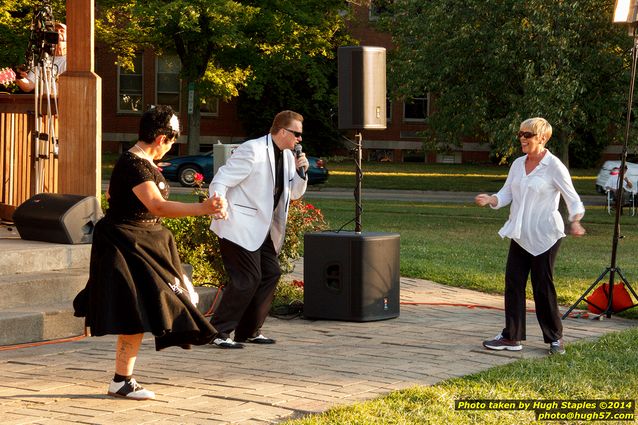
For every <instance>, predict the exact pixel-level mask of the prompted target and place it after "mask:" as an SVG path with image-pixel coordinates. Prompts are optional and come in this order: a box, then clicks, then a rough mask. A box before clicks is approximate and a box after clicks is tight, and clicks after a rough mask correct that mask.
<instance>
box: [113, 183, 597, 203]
mask: <svg viewBox="0 0 638 425" xmlns="http://www.w3.org/2000/svg"><path fill="white" fill-rule="evenodd" d="M102 188H103V189H105V188H106V183H102ZM192 191H193V189H191V188H188V187H182V186H180V185H179V183H177V182H171V193H179V194H189V193H191V192H192ZM474 196H476V193H474V192H445V191H434V190H387V189H366V188H363V190H362V201H365V200H387V201H404V202H445V203H460V204H466V203H473V202H474ZM304 198H306V199H352V200H353V201H354V190H353V189H347V188H325V187H318V186H310V187H309V188H308V190H307V191H306V194H305V195H304ZM582 200H583V202H584V203H585V205H598V206H600V205H605V202H606V201H605V197H604V196H602V195H585V196H582Z"/></svg>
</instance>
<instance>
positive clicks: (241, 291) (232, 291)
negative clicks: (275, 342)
mask: <svg viewBox="0 0 638 425" xmlns="http://www.w3.org/2000/svg"><path fill="white" fill-rule="evenodd" d="M219 247H220V251H221V254H222V260H223V262H224V267H225V268H226V272H227V273H228V275H229V277H230V283H229V284H228V285H227V286H226V288H225V289H224V293H223V295H222V300H221V303H220V305H219V306H218V307H217V310H216V311H215V313H214V314H213V317H212V319H211V324H212V325H213V326H214V327H215V329H217V331H218V332H219V333H220V336H222V337H224V338H226V337H228V336H229V335H230V333H231V332H233V331H235V339H236V340H244V339H246V338H250V337H254V336H257V335H259V333H260V329H261V327H262V325H263V324H264V321H265V320H266V317H267V316H268V312H269V311H270V306H271V304H272V300H273V297H274V295H275V289H276V288H277V282H278V281H279V277H280V276H281V268H280V267H279V259H278V258H277V253H276V252H275V248H274V246H273V243H272V240H271V239H270V234H269V235H268V236H267V237H266V240H265V241H264V243H263V244H262V245H261V247H259V249H257V250H256V251H248V250H246V249H244V248H242V247H241V246H239V245H237V244H235V243H233V242H231V241H229V240H227V239H220V240H219Z"/></svg>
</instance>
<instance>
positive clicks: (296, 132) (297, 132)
mask: <svg viewBox="0 0 638 425" xmlns="http://www.w3.org/2000/svg"><path fill="white" fill-rule="evenodd" d="M284 130H286V131H288V132H290V133H292V134H293V135H294V136H295V137H296V138H297V139H298V138H300V137H301V131H294V130H290V129H288V128H285V127H284Z"/></svg>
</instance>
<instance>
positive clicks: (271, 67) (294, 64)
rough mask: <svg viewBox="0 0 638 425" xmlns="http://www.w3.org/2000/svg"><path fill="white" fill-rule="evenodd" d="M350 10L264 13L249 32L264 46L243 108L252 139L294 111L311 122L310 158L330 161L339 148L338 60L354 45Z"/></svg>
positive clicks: (326, 3) (311, 5)
mask: <svg viewBox="0 0 638 425" xmlns="http://www.w3.org/2000/svg"><path fill="white" fill-rule="evenodd" d="M255 3H261V2H255ZM344 9H345V7H344V2H342V1H335V0H312V1H304V2H289V1H284V2H279V3H278V4H277V6H268V7H265V6H264V7H262V8H260V10H259V15H258V16H256V19H255V21H254V22H253V23H251V25H250V28H249V31H250V33H251V36H252V37H254V38H256V39H258V40H263V43H262V44H261V45H260V46H259V50H260V51H259V52H258V54H257V55H256V56H253V57H252V58H251V64H252V69H253V71H254V74H253V75H252V76H251V81H250V83H249V84H247V85H246V87H245V88H244V89H243V90H242V93H241V95H240V98H239V103H238V112H239V117H240V119H241V121H242V124H243V126H244V128H245V129H246V130H247V132H248V136H249V137H256V136H261V135H262V134H264V132H265V131H266V130H267V129H268V128H270V125H271V123H272V119H273V117H274V116H275V114H276V113H277V112H279V111H281V110H284V109H292V110H294V111H297V112H299V113H301V114H302V115H303V116H304V117H305V121H304V149H305V150H306V151H307V152H309V153H311V154H314V155H325V154H327V153H328V152H330V150H331V148H332V147H334V146H335V145H336V144H337V142H338V140H339V133H338V131H337V130H336V124H335V120H336V117H335V111H336V106H337V62H336V58H335V56H336V52H337V48H338V47H339V46H341V45H345V44H352V40H351V39H350V38H349V37H348V35H347V34H346V32H345V30H344V27H345V21H344V17H345V15H344V13H343V12H344Z"/></svg>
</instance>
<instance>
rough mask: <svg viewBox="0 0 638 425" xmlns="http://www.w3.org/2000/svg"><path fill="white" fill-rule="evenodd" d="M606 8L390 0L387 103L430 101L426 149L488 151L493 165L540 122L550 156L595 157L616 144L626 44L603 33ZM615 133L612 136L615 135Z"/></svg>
mask: <svg viewBox="0 0 638 425" xmlns="http://www.w3.org/2000/svg"><path fill="white" fill-rule="evenodd" d="M613 5H614V2H613V1H612V0H579V1H565V0H528V1H524V2H522V1H518V0H465V1H459V0H453V1H446V2H423V1H421V0H394V1H392V2H390V5H389V6H388V8H387V10H388V11H389V13H388V14H386V15H385V17H384V18H383V19H382V25H383V27H384V28H385V29H386V30H387V31H389V32H390V33H391V34H392V36H393V41H394V43H395V46H396V48H395V50H394V51H393V52H391V54H390V60H389V70H390V71H389V81H390V88H391V90H392V93H393V94H394V95H395V96H409V95H410V94H413V93H422V92H426V91H429V92H431V93H434V94H435V99H436V103H435V111H434V112H433V113H432V114H431V116H430V117H428V124H429V129H428V131H427V132H426V134H425V139H426V141H427V142H428V146H448V145H449V144H459V143H460V142H461V141H463V140H467V138H468V137H469V138H473V139H474V140H478V141H481V142H488V143H490V146H491V148H492V150H493V152H494V153H495V154H496V156H497V157H498V158H499V159H500V160H506V159H507V158H509V157H510V156H512V155H513V154H515V153H518V152H520V147H519V146H518V141H517V140H516V138H515V137H514V136H513V135H514V133H515V131H517V130H518V125H519V124H520V122H521V121H522V120H523V119H525V118H528V117H533V116H543V117H545V118H547V120H548V121H549V122H550V123H551V124H552V126H553V127H554V136H553V139H554V140H553V141H554V144H553V146H554V147H553V148H552V149H553V150H558V151H559V155H560V156H561V157H562V159H563V160H564V162H565V163H567V152H568V149H567V146H568V145H569V144H571V145H573V149H572V150H573V151H578V150H581V151H582V150H586V151H593V152H595V155H592V156H591V158H598V157H599V154H600V152H601V151H602V149H603V148H604V147H605V146H606V145H607V144H609V143H610V142H611V141H612V140H614V139H618V138H619V137H620V136H622V129H623V122H624V120H623V118H624V110H625V107H626V106H625V103H626V100H625V99H626V92H627V89H626V87H627V85H628V78H627V72H626V71H627V67H628V62H630V59H631V58H630V54H629V50H630V48H631V38H630V37H628V36H627V30H626V28H622V27H620V26H615V25H613V24H612V23H611V14H612V11H613ZM619 130H620V131H619Z"/></svg>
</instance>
